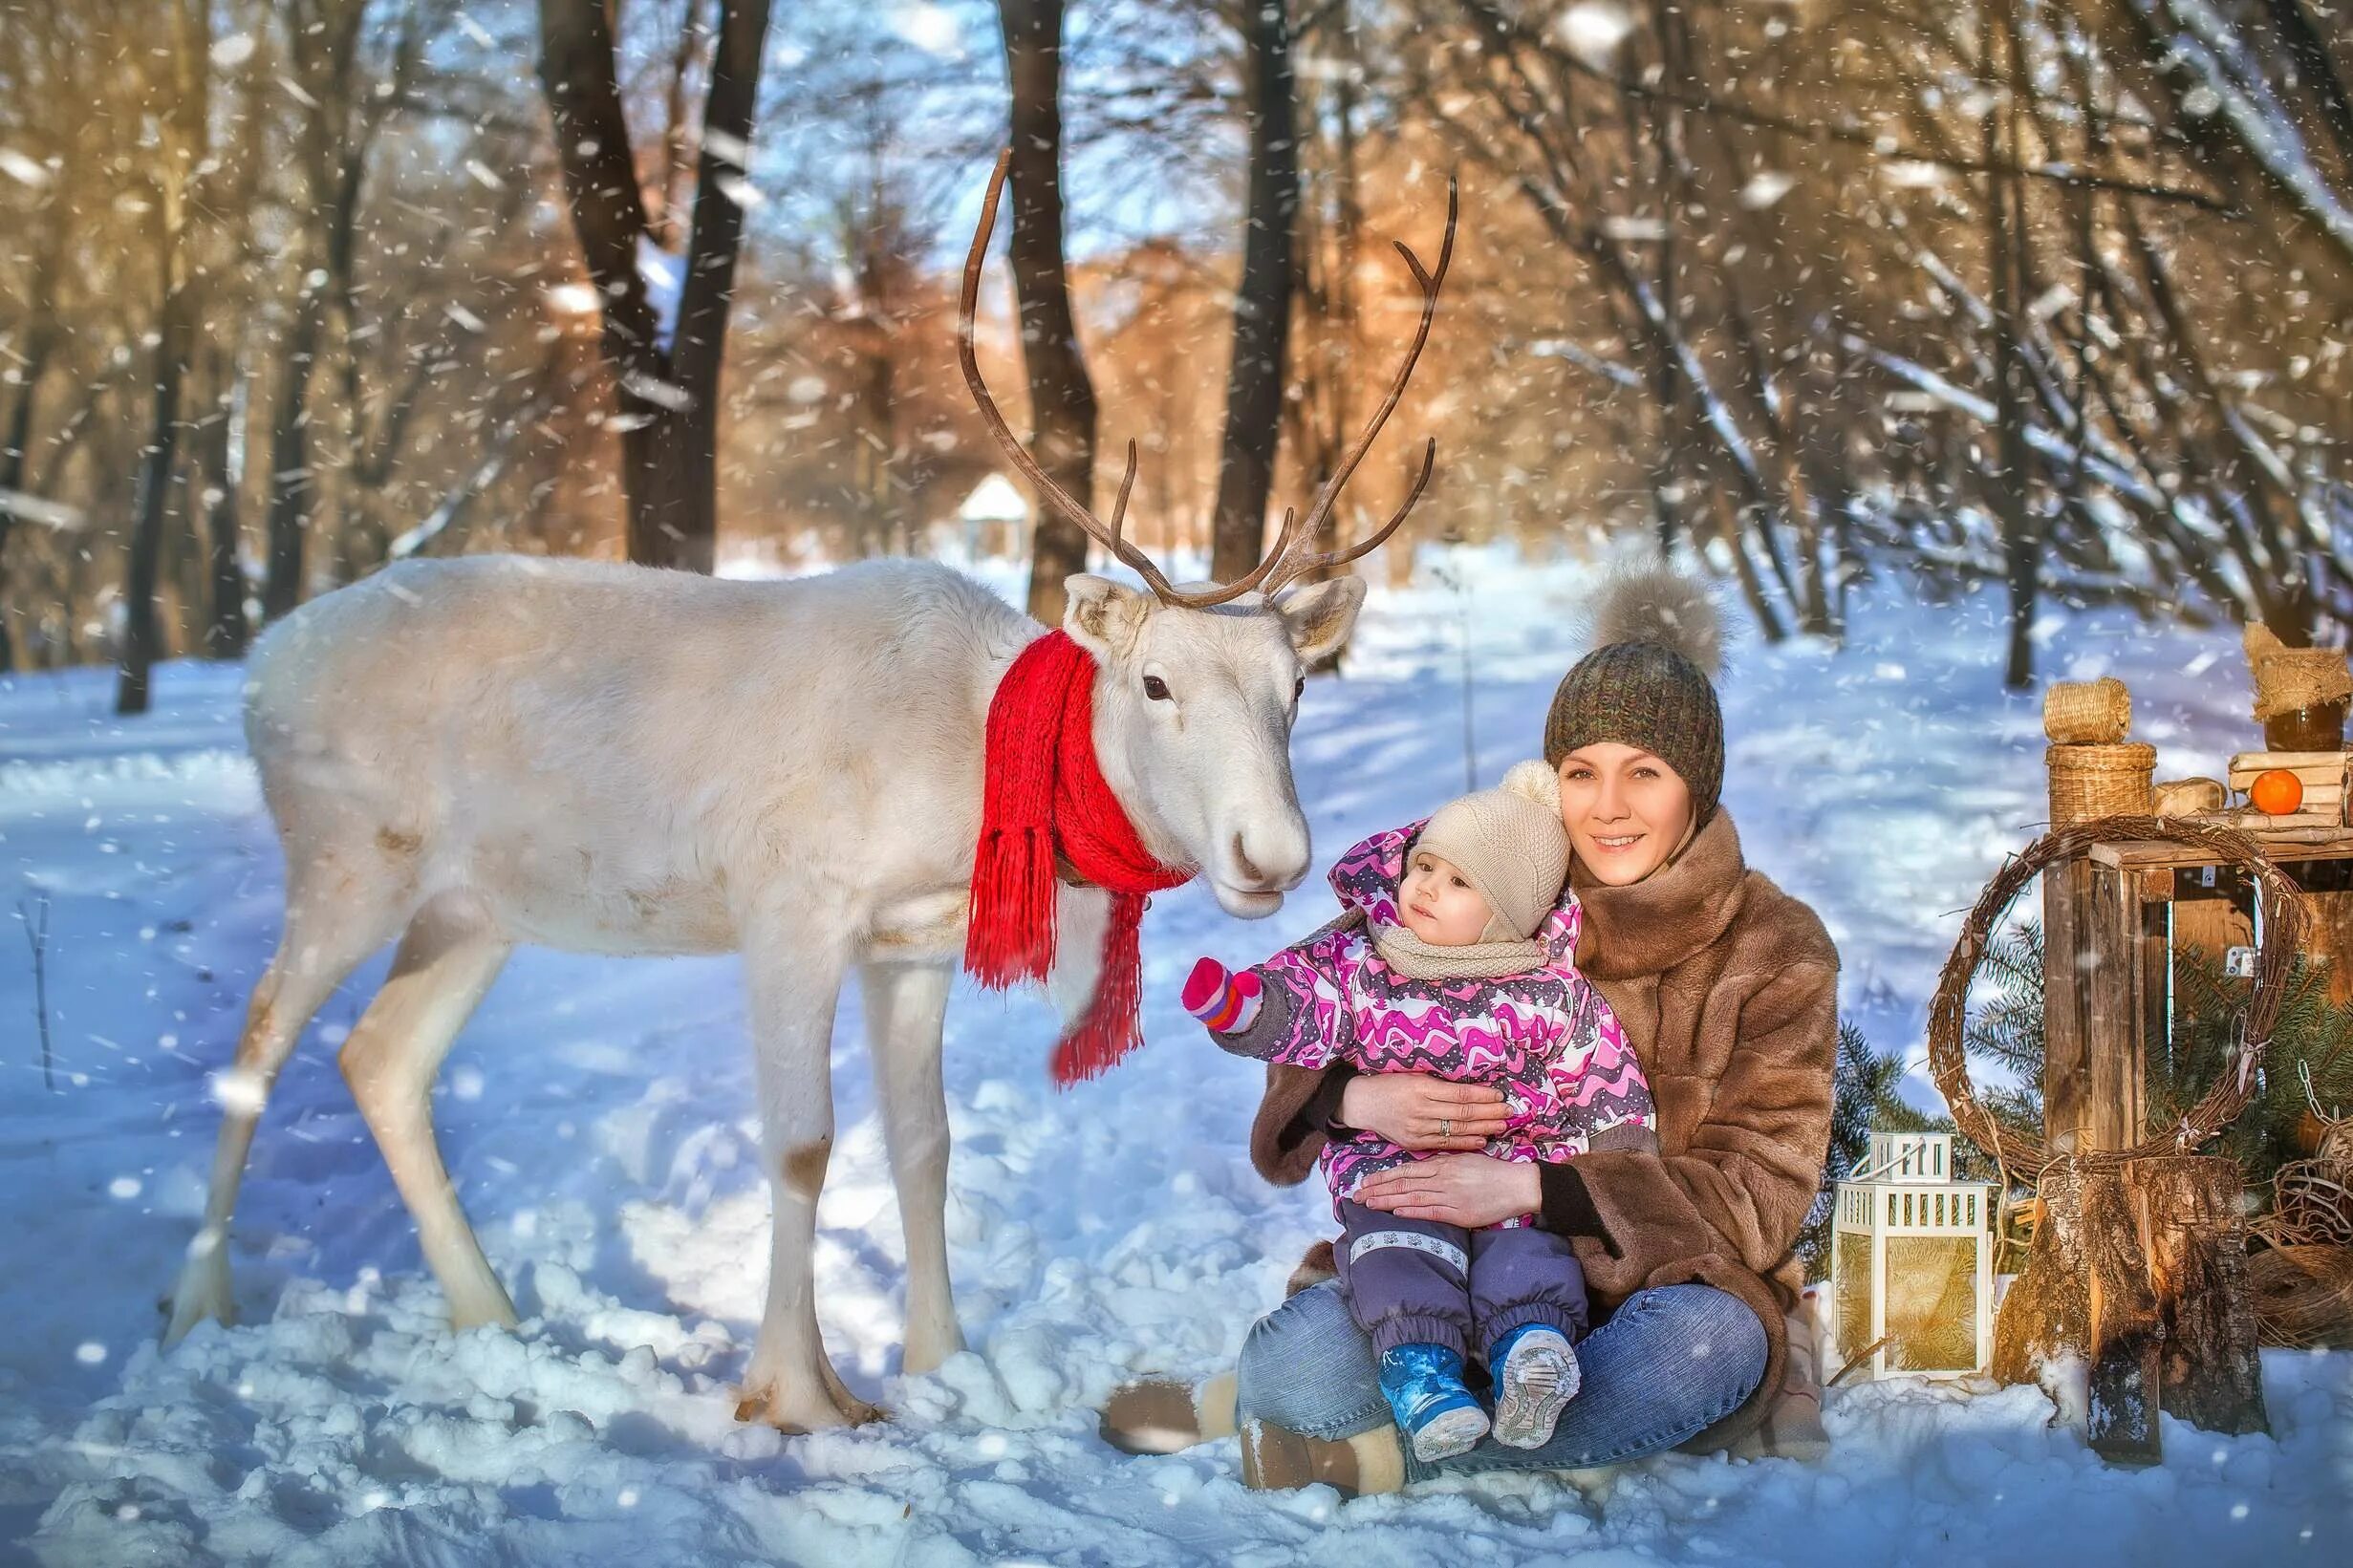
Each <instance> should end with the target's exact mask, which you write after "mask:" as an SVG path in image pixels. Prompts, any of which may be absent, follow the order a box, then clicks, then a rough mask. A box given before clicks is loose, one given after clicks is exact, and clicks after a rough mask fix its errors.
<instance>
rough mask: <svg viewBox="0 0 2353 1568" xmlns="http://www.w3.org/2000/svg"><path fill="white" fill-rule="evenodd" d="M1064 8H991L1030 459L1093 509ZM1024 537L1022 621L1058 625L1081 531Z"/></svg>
mask: <svg viewBox="0 0 2353 1568" xmlns="http://www.w3.org/2000/svg"><path fill="white" fill-rule="evenodd" d="M1064 9H1065V8H1064V5H1063V0H998V6H997V13H998V16H999V19H1000V20H1001V21H1002V23H1003V25H1004V54H1005V72H1006V75H1007V76H1008V78H1009V79H1010V81H1011V83H1012V88H1013V124H1012V133H1013V173H1012V184H1013V235H1012V242H1011V247H1012V261H1013V291H1014V297H1015V299H1016V300H1017V301H1018V303H1019V306H1020V311H1021V326H1022V365H1023V368H1024V370H1025V372H1026V373H1027V376H1028V381H1029V427H1030V437H1029V450H1030V452H1031V454H1032V455H1033V456H1034V457H1036V459H1037V460H1038V463H1039V466H1041V467H1043V468H1044V469H1045V470H1046V471H1047V474H1049V475H1051V476H1052V478H1053V480H1054V483H1057V484H1060V485H1061V486H1062V487H1063V488H1064V489H1066V490H1068V491H1069V492H1070V494H1072V495H1074V496H1076V497H1077V498H1078V499H1079V502H1080V504H1081V505H1092V504H1093V490H1094V464H1095V420H1096V407H1095V391H1094V382H1093V381H1092V380H1091V379H1090V377H1089V376H1088V375H1087V359H1086V355H1085V354H1083V353H1082V352H1081V351H1080V348H1079V342H1078V323H1077V320H1076V317H1075V316H1074V314H1073V312H1072V311H1071V309H1070V284H1069V272H1068V269H1067V268H1066V266H1065V264H1064V258H1063V212H1062V21H1063V11H1064ZM1035 515H1036V517H1037V522H1036V525H1035V526H1033V527H1032V528H1031V530H1030V548H1029V605H1028V609H1029V613H1030V615H1031V616H1032V617H1034V618H1035V619H1038V620H1041V621H1044V622H1045V623H1046V624H1047V625H1048V626H1059V625H1061V624H1062V612H1063V608H1064V593H1063V588H1062V584H1063V579H1065V578H1067V577H1069V576H1070V575H1071V574H1072V573H1074V572H1080V571H1085V570H1086V569H1087V532H1086V530H1085V529H1084V528H1081V527H1080V526H1078V525H1077V524H1075V523H1072V522H1069V520H1067V519H1065V518H1064V517H1062V516H1061V515H1060V514H1058V513H1056V512H1055V511H1053V510H1052V509H1051V508H1049V507H1047V506H1043V505H1041V506H1038V507H1037V508H1036V514H1035Z"/></svg>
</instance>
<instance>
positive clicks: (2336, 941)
mask: <svg viewBox="0 0 2353 1568" xmlns="http://www.w3.org/2000/svg"><path fill="white" fill-rule="evenodd" d="M2294 872H2295V876H2296V880H2297V883H2298V884H2299V886H2301V887H2302V888H2303V889H2304V890H2305V894H2304V910H2305V913H2307V914H2308V915H2309V916H2310V921H2309V925H2308V927H2307V929H2306V931H2305V934H2304V951H2305V952H2306V953H2308V954H2310V955H2311V956H2313V957H2314V958H2316V959H2319V960H2320V961H2321V963H2323V964H2325V965H2327V967H2328V999H2329V1000H2330V1001H2331V1002H2332V1003H2334V1004H2335V1005H2337V1006H2339V1007H2342V1006H2344V1005H2345V1004H2346V1002H2348V1001H2353V861H2347V860H2314V861H2308V862H2306V863H2305V864H2303V865H2301V866H2298V867H2296V868H2294Z"/></svg>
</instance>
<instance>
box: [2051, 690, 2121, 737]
mask: <svg viewBox="0 0 2353 1568" xmlns="http://www.w3.org/2000/svg"><path fill="white" fill-rule="evenodd" d="M2131 732H2132V694H2131V693H2130V692H2128V691H2126V690H2125V683H2124V682H2123V681H2121V680H2118V679H2117V678H2116V677H2113V676H2102V677H2100V678H2099V679H2098V680H2055V681H2053V682H2052V683H2051V689H2050V690H2049V691H2047V692H2044V693H2043V694H2042V733H2043V734H2044V735H2047V736H2049V737H2050V738H2051V741H2052V742H2053V743H2054V744H2057V745H2062V746H2083V745H2095V746H2098V745H2113V744H2115V743H2116V742H2117V741H2121V740H2123V739H2124V738H2125V737H2126V735H2128V734H2130V733H2131Z"/></svg>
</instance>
